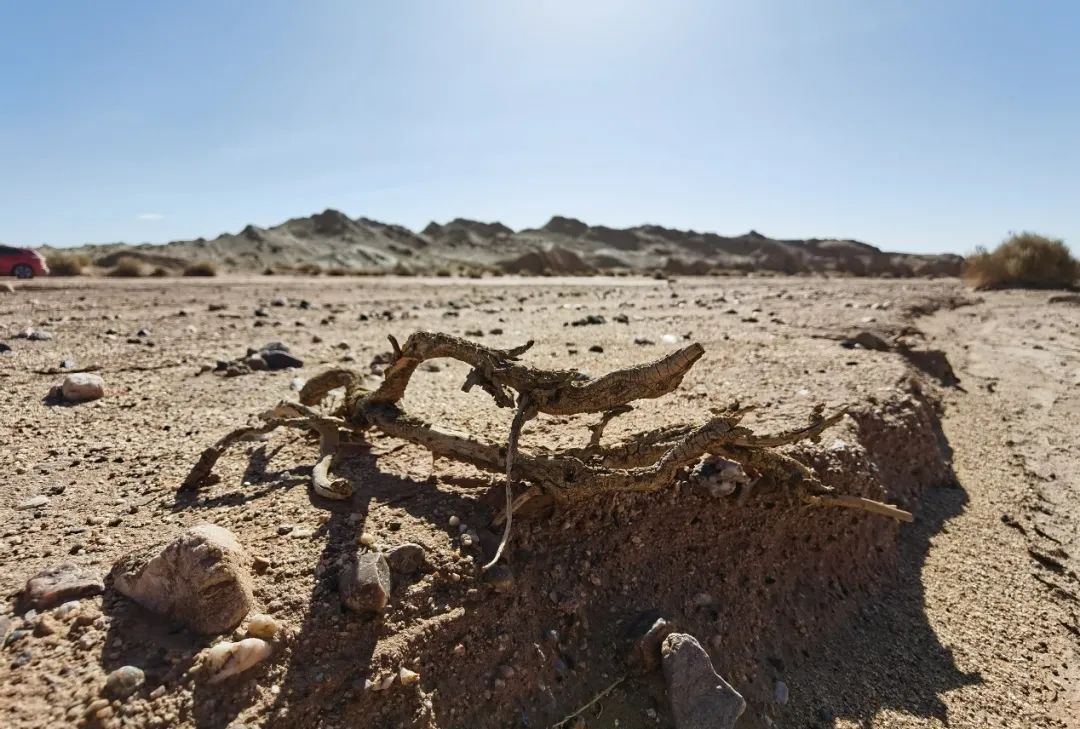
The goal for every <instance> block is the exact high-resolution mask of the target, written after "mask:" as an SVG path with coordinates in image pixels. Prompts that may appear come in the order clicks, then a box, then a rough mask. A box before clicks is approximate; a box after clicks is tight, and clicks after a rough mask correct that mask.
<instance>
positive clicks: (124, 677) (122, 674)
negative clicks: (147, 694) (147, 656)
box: [104, 666, 146, 700]
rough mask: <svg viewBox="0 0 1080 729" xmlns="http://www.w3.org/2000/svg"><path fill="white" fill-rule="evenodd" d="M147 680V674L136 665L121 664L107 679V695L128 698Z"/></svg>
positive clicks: (115, 697) (105, 691)
mask: <svg viewBox="0 0 1080 729" xmlns="http://www.w3.org/2000/svg"><path fill="white" fill-rule="evenodd" d="M144 681H146V674H144V673H143V671H142V669H141V668H136V667H135V666H120V668H118V669H116V670H115V671H113V672H112V673H110V674H109V675H108V677H107V678H106V679H105V690H104V693H105V695H106V696H109V697H111V698H114V699H121V700H123V699H126V698H127V697H129V696H131V695H132V694H133V693H135V692H136V691H138V690H139V687H140V686H142V685H143V682H144Z"/></svg>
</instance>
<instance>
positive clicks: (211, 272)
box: [184, 261, 218, 276]
mask: <svg viewBox="0 0 1080 729" xmlns="http://www.w3.org/2000/svg"><path fill="white" fill-rule="evenodd" d="M217 273H218V271H217V264H216V263H214V262H213V261H197V262H195V263H192V264H191V265H190V266H188V267H187V268H185V269H184V275H185V276H217Z"/></svg>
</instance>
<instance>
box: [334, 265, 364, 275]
mask: <svg viewBox="0 0 1080 729" xmlns="http://www.w3.org/2000/svg"><path fill="white" fill-rule="evenodd" d="M360 273H362V272H361V271H354V270H353V269H351V268H346V267H345V266H335V267H333V268H328V269H326V275H327V276H356V275H359V274H360Z"/></svg>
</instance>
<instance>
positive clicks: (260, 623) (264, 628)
mask: <svg viewBox="0 0 1080 729" xmlns="http://www.w3.org/2000/svg"><path fill="white" fill-rule="evenodd" d="M280 630H281V621H279V620H278V619H277V618H275V617H273V616H272V615H266V614H265V613H256V614H254V615H252V616H251V618H249V619H248V635H250V636H251V637H253V638H264V639H266V640H270V639H271V638H273V637H274V636H275V635H277V634H278V632H279V631H280Z"/></svg>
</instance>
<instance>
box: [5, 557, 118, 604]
mask: <svg viewBox="0 0 1080 729" xmlns="http://www.w3.org/2000/svg"><path fill="white" fill-rule="evenodd" d="M104 589H105V585H104V584H103V583H102V581H101V577H100V576H99V575H98V574H97V573H96V572H92V571H90V570H88V569H85V568H83V567H79V566H77V565H75V564H72V563H71V562H64V563H63V564H60V565H57V566H56V567H50V568H49V569H47V570H43V571H41V572H39V573H37V574H36V575H34V576H33V577H31V578H30V579H29V580H28V581H27V583H26V588H25V589H24V590H23V593H22V598H21V600H20V606H21V609H22V610H29V609H30V608H33V609H35V610H48V609H49V608H51V607H54V606H56V605H59V604H60V603H63V602H67V601H69V600H78V599H79V598H82V597H91V596H92V595H97V594H100V593H101V592H102V591H104Z"/></svg>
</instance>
